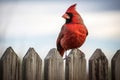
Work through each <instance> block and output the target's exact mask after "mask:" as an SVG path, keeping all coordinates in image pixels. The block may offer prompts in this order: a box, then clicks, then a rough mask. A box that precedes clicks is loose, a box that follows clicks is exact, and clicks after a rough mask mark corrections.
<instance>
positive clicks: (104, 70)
mask: <svg viewBox="0 0 120 80" xmlns="http://www.w3.org/2000/svg"><path fill="white" fill-rule="evenodd" d="M89 80H108V60H107V58H106V56H105V55H104V53H103V52H102V51H101V49H96V51H95V52H94V53H93V55H92V56H91V58H90V60H89Z"/></svg>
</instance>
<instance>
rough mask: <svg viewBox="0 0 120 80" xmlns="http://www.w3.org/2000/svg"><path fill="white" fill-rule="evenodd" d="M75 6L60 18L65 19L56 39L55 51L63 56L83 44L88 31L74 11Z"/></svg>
mask: <svg viewBox="0 0 120 80" xmlns="http://www.w3.org/2000/svg"><path fill="white" fill-rule="evenodd" d="M75 7H76V4H74V5H72V6H70V7H69V8H68V9H67V11H66V13H65V14H64V15H63V16H62V17H63V18H65V19H66V22H65V24H64V25H63V26H62V28H61V31H60V33H59V36H58V38H57V42H56V44H57V50H58V51H59V53H60V55H61V56H63V55H64V52H65V51H67V50H69V49H74V48H79V47H80V46H82V44H83V43H84V42H85V39H86V37H87V35H88V30H87V28H86V26H85V25H84V22H83V20H82V18H81V16H80V14H79V13H78V12H77V11H76V10H75Z"/></svg>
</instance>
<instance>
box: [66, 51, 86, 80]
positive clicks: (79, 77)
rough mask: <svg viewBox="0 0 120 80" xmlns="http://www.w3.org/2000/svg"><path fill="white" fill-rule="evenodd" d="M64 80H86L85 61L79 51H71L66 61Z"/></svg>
mask: <svg viewBox="0 0 120 80" xmlns="http://www.w3.org/2000/svg"><path fill="white" fill-rule="evenodd" d="M66 80H86V59H85V55H84V53H83V52H82V51H80V50H79V49H73V50H72V51H71V52H70V54H69V55H68V57H67V59H66Z"/></svg>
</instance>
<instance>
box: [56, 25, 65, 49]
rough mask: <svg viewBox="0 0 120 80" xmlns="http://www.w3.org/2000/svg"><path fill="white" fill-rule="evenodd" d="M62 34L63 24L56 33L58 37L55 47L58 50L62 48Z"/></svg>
mask: <svg viewBox="0 0 120 80" xmlns="http://www.w3.org/2000/svg"><path fill="white" fill-rule="evenodd" d="M63 36H64V26H62V28H61V31H60V33H59V35H58V38H57V43H56V44H57V49H58V50H59V49H61V48H62V46H61V43H60V41H61V39H62V38H63Z"/></svg>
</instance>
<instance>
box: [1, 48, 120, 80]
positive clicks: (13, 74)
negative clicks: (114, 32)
mask: <svg viewBox="0 0 120 80" xmlns="http://www.w3.org/2000/svg"><path fill="white" fill-rule="evenodd" d="M64 61H65V60H63V58H62V57H61V56H60V55H59V53H58V51H57V50H56V49H55V48H53V49H51V50H50V51H49V53H48V55H47V56H46V57H45V59H44V63H42V62H43V61H42V59H41V58H40V56H39V55H38V54H37V52H36V51H35V50H34V49H33V48H29V50H28V52H27V53H26V55H25V56H24V57H23V60H22V62H21V61H20V59H19V57H18V56H17V54H16V53H15V52H14V50H13V49H12V48H11V47H9V48H7V49H6V51H5V52H4V54H3V55H2V57H1V59H0V80H108V60H107V58H106V56H105V54H104V53H103V52H102V50H101V49H96V50H95V52H94V53H93V55H92V56H91V57H90V59H89V68H88V71H89V73H87V71H86V59H85V54H84V53H83V52H82V51H80V50H79V49H73V50H72V51H71V52H70V53H69V55H68V57H67V59H66V61H65V63H64ZM43 69H44V70H43ZM110 72H111V80H120V50H118V51H117V52H116V53H115V55H114V56H113V58H112V60H111V71H110ZM87 74H88V75H89V77H87Z"/></svg>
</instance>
